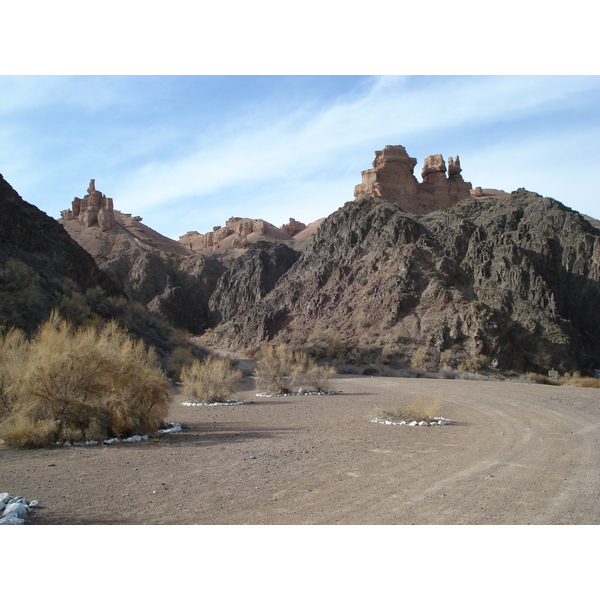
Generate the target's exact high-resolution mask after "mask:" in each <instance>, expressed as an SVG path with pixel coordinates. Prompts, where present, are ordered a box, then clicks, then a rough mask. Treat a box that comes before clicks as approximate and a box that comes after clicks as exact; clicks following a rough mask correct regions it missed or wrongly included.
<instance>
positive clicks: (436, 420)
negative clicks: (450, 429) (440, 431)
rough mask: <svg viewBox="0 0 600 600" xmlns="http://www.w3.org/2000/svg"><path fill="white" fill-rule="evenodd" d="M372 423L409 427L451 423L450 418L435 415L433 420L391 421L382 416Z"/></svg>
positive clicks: (372, 420)
mask: <svg viewBox="0 0 600 600" xmlns="http://www.w3.org/2000/svg"><path fill="white" fill-rule="evenodd" d="M371 423H382V424H383V425H406V426H407V427H428V426H429V425H449V424H450V423H452V421H451V420H450V419H445V418H444V417H433V420H432V421H390V420H389V419H383V418H381V417H375V418H374V419H371Z"/></svg>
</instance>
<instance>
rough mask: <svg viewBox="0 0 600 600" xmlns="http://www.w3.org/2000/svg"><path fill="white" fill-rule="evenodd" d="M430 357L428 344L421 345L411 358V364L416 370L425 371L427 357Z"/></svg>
mask: <svg viewBox="0 0 600 600" xmlns="http://www.w3.org/2000/svg"><path fill="white" fill-rule="evenodd" d="M428 358H429V350H428V348H427V347H426V346H420V347H419V348H417V349H416V350H415V351H414V353H413V355H412V358H411V360H410V366H411V368H412V369H415V370H416V371H423V370H424V369H425V364H426V362H427V359H428Z"/></svg>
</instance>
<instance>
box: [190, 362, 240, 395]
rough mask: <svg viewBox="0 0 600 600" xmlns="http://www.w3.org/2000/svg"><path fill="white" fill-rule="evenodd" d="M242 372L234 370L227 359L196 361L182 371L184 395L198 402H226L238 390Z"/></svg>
mask: <svg viewBox="0 0 600 600" xmlns="http://www.w3.org/2000/svg"><path fill="white" fill-rule="evenodd" d="M241 378H242V372H241V371H240V370H239V369H234V368H233V367H232V366H231V362H230V361H229V360H227V359H226V358H219V357H217V356H207V357H206V358H205V359H204V360H203V361H202V362H200V361H199V360H196V359H194V360H193V361H192V363H191V364H190V365H186V366H184V367H183V368H182V370H181V381H182V383H183V393H184V394H185V395H186V396H191V397H192V398H195V399H196V400H198V402H202V403H206V404H211V403H213V402H226V401H227V400H228V399H229V397H230V396H231V394H233V392H234V391H235V390H236V387H237V385H238V384H239V382H240V380H241Z"/></svg>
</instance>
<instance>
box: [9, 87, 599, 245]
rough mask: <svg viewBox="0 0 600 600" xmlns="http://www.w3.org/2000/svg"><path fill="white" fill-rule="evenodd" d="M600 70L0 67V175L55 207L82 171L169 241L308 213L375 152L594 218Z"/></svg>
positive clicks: (340, 195)
mask: <svg viewBox="0 0 600 600" xmlns="http://www.w3.org/2000/svg"><path fill="white" fill-rule="evenodd" d="M599 106H600V77H599V76H595V75H591V76H571V75H568V76H558V75H546V76H539V75H517V76H512V75H461V76H452V75H408V76H403V75H400V76H395V75H389V76H385V75H384V76H374V75H367V76H357V75H316V76H310V75H237V76H236V75H191V76H184V75H167V76H160V75H147V76H139V75H137V76H127V75H116V76H106V75H58V76H52V75H42V76H35V75H4V76H0V173H2V175H3V176H4V178H5V179H6V180H7V181H8V182H9V183H10V184H11V185H12V186H13V187H14V188H15V189H16V190H17V191H18V192H19V194H20V195H21V196H22V197H23V199H25V200H27V201H28V202H30V203H32V204H34V205H35V206H37V207H38V208H40V209H42V210H43V211H45V212H46V213H47V214H49V215H50V216H52V217H55V218H59V217H60V211H61V210H63V209H66V208H70V206H71V201H72V200H73V198H74V197H75V196H78V197H82V196H83V195H85V193H86V190H87V186H88V184H89V180H90V179H92V178H93V179H95V180H96V188H97V189H98V190H100V191H101V192H103V193H104V194H106V195H107V196H108V197H111V198H113V199H114V205H115V208H116V209H117V210H120V211H122V212H126V213H133V214H135V215H140V216H142V217H143V219H144V221H143V222H144V223H145V224H147V225H148V226H150V227H152V228H153V229H156V230H157V231H159V232H160V233H162V234H164V235H167V236H169V237H172V238H174V239H177V238H178V237H179V236H181V235H183V234H184V233H186V232H187V231H199V232H200V233H204V232H206V231H211V230H212V228H213V226H217V225H224V224H225V221H226V220H227V219H228V218H229V217H231V216H238V217H249V218H261V219H265V220H266V221H269V222H271V223H273V224H274V225H276V226H279V225H281V224H283V223H287V222H288V219H289V218H290V217H293V218H295V219H297V220H299V221H302V222H305V223H309V222H312V221H314V220H316V219H318V218H321V217H326V216H328V215H329V214H331V213H332V212H334V211H335V210H337V209H338V208H339V207H340V206H342V205H343V204H344V203H345V202H348V201H351V200H352V199H353V197H354V196H353V191H354V186H355V185H356V184H358V183H360V181H361V174H360V173H361V171H362V170H365V169H368V168H370V167H371V163H372V161H373V159H374V152H375V151H376V150H381V149H383V147H384V146H385V145H397V144H400V145H403V146H404V147H405V148H406V149H407V151H408V153H409V155H410V156H412V157H414V158H416V159H417V160H418V163H417V166H416V168H415V175H416V176H417V179H418V180H419V181H420V180H421V168H422V165H423V161H424V159H425V157H426V156H428V155H430V154H442V155H443V156H444V158H445V159H446V161H447V158H448V156H456V155H459V156H460V160H461V166H462V168H463V173H462V174H463V177H464V179H465V180H466V181H470V182H471V183H472V184H473V186H474V187H475V186H481V187H490V188H498V189H503V190H505V191H507V192H510V191H513V190H515V189H517V188H519V187H524V188H526V189H528V190H530V191H535V192H537V193H539V194H542V195H544V196H550V197H552V198H555V199H556V200H559V201H560V202H562V203H564V204H565V205H567V206H569V207H571V208H573V209H575V210H578V211H580V212H583V213H585V214H588V215H591V216H593V217H596V218H600V210H599V204H598V200H599V198H598V191H597V187H596V186H592V185H590V182H593V181H598V180H600V167H599V165H600V143H599V140H600V111H598V107H599Z"/></svg>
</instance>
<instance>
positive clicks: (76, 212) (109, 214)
mask: <svg viewBox="0 0 600 600" xmlns="http://www.w3.org/2000/svg"><path fill="white" fill-rule="evenodd" d="M87 192H88V193H87V194H86V195H85V196H84V197H83V198H77V197H75V199H74V200H73V202H72V209H70V210H69V209H67V210H63V211H61V216H62V218H63V219H64V220H65V221H71V220H72V219H77V220H78V221H79V223H80V224H81V225H82V226H83V227H92V226H94V225H96V226H97V227H98V228H99V229H100V231H108V230H109V229H111V228H112V227H114V225H115V215H114V207H113V199H112V198H107V197H106V196H105V195H104V194H103V193H102V192H99V191H98V190H96V180H95V179H91V180H90V185H89V186H88V189H87Z"/></svg>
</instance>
